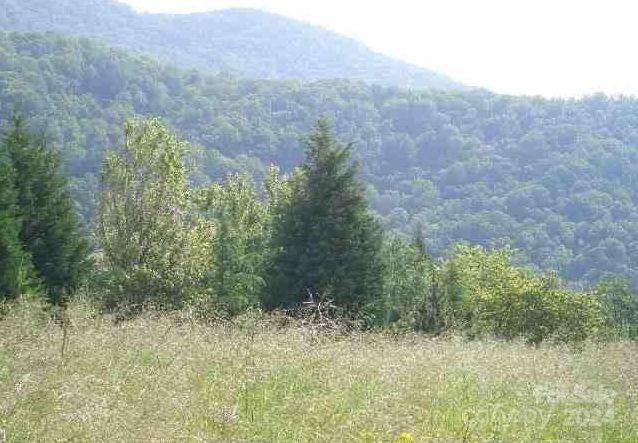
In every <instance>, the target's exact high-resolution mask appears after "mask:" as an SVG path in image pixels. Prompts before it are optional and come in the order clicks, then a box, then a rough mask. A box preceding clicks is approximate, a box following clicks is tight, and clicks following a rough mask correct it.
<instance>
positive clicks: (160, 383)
mask: <svg viewBox="0 0 638 443" xmlns="http://www.w3.org/2000/svg"><path fill="white" fill-rule="evenodd" d="M67 318H68V326H67V327H64V328H63V327H61V326H60V324H58V323H57V322H55V321H53V320H51V317H50V316H48V315H45V314H43V312H42V311H41V310H40V309H39V308H38V307H37V306H34V303H33V302H24V301H23V302H21V303H18V304H15V305H14V306H12V307H11V308H10V309H5V312H4V315H3V317H2V319H1V320H0V429H2V434H3V435H4V436H5V438H6V441H27V440H28V441H45V440H46V441H176V440H184V441H353V442H357V441H361V442H377V441H387V442H411V441H415V442H417V441H627V442H630V441H637V440H638V420H637V418H638V413H637V409H636V407H637V405H638V404H637V400H638V368H637V367H636V364H635V363H636V361H638V346H637V345H636V343H629V342H625V343H604V344H603V343H594V342H592V343H587V344H584V345H582V346H580V347H579V348H573V347H572V348H570V347H564V346H557V345H542V346H540V347H533V346H528V345H525V344H523V343H515V342H499V341H489V340H482V341H469V340H465V339H462V338H459V337H453V336H451V337H445V338H428V337H426V336H419V335H409V334H407V335H406V334H388V333H383V334H380V333H370V332H345V331H340V330H333V331H320V330H316V329H314V328H312V327H307V326H306V327H301V326H298V325H295V324H287V325H285V324H284V322H283V321H282V319H281V318H277V317H264V316H261V315H257V314H247V315H244V316H242V317H240V318H237V319H235V320H233V321H232V322H230V321H227V322H217V323H216V324H205V323H202V322H200V321H197V320H196V319H195V318H194V317H193V316H192V315H191V314H189V313H187V312H181V313H174V314H166V313H164V314H160V313H156V314H154V313H147V314H145V315H144V316H142V317H139V318H137V319H133V320H128V321H122V322H116V321H114V319H113V318H110V317H108V316H101V315H97V314H96V313H95V311H94V310H93V309H92V308H90V307H89V306H88V305H87V304H85V303H74V304H72V305H71V306H70V307H69V310H68V317H67ZM65 330H66V332H65Z"/></svg>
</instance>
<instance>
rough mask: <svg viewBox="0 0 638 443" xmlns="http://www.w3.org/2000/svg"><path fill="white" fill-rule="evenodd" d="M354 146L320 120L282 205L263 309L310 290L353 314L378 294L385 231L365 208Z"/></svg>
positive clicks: (295, 299)
mask: <svg viewBox="0 0 638 443" xmlns="http://www.w3.org/2000/svg"><path fill="white" fill-rule="evenodd" d="M350 151H351V146H350V145H348V146H345V147H342V146H340V145H339V144H338V143H337V142H336V141H335V140H334V138H333V137H332V135H331V133H330V129H329V125H328V123H327V122H326V121H325V120H320V121H319V123H318V124H317V126H316V127H315V128H314V130H313V131H312V133H311V135H310V137H309V140H308V143H307V159H306V163H305V164H304V165H303V166H302V167H301V170H300V172H299V173H298V174H297V175H296V177H293V179H292V183H291V187H292V189H291V196H290V199H289V200H286V201H284V202H283V204H282V205H281V206H280V211H281V214H280V217H279V223H278V225H277V226H276V228H275V232H274V233H273V248H274V251H275V257H274V260H273V264H272V269H270V272H268V273H267V275H266V282H267V285H266V288H265V294H264V300H263V301H264V306H265V307H266V308H274V307H281V306H287V305H290V304H292V303H295V302H298V301H301V300H305V299H306V298H308V297H309V296H312V297H318V298H324V299H325V298H330V299H332V300H333V301H334V302H335V303H336V304H337V305H338V306H340V307H342V308H344V309H345V310H346V311H347V312H349V313H350V314H355V313H356V312H357V311H358V310H359V309H360V308H362V307H363V306H365V305H366V304H368V303H370V302H373V301H375V300H377V299H378V297H379V296H380V294H381V292H382V287H383V273H382V264H381V257H380V255H381V254H380V251H381V246H382V236H381V230H380V228H379V226H378V224H377V223H376V221H375V220H374V218H373V217H372V216H371V214H370V213H369V212H368V207H367V202H366V200H365V197H364V195H363V189H362V186H361V185H360V183H359V182H358V180H357V173H358V167H357V165H356V164H353V163H352V162H351V161H350Z"/></svg>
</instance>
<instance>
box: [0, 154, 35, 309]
mask: <svg viewBox="0 0 638 443" xmlns="http://www.w3.org/2000/svg"><path fill="white" fill-rule="evenodd" d="M14 178H15V174H14V171H13V167H12V166H11V163H10V160H9V157H8V155H7V153H6V151H5V150H4V146H0V299H2V298H13V297H16V296H18V295H20V294H21V293H23V292H24V291H25V290H26V289H27V288H28V286H29V283H30V279H31V278H32V272H31V271H32V266H31V260H30V258H29V256H28V254H26V253H25V252H24V250H23V248H22V245H21V243H20V227H21V223H20V219H19V217H18V205H17V198H18V196H17V193H16V190H15V185H14Z"/></svg>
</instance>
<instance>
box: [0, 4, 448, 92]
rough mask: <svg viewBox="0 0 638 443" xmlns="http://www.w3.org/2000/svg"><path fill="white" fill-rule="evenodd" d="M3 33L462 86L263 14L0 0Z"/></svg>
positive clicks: (297, 72)
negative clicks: (160, 11) (183, 12)
mask: <svg viewBox="0 0 638 443" xmlns="http://www.w3.org/2000/svg"><path fill="white" fill-rule="evenodd" d="M0 29H4V30H13V31H33V32H43V31H55V32H59V33H62V34H69V35H81V36H87V37H93V38H98V39H101V40H103V41H105V42H107V43H109V44H111V45H116V46H120V47H123V48H127V49H129V50H137V51H144V52H148V53H151V54H154V55H155V56H158V57H160V58H161V59H162V60H165V61H170V62H171V63H175V64H178V65H180V66H182V67H198V68H205V69H208V70H212V71H215V72H220V71H221V72H227V73H230V74H234V75H240V76H243V77H249V78H263V79H302V80H317V79H327V78H348V79H355V80H363V81H366V82H370V83H376V84H382V85H394V86H400V87H418V88H424V87H427V88H429V87H432V88H440V89H450V88H460V87H461V85H460V84H459V83H456V82H454V81H452V80H450V79H449V78H447V77H445V76H443V75H440V74H437V73H434V72H432V71H429V70H427V69H423V68H419V67H416V66H412V65H409V64H406V63H403V62H401V61H398V60H394V59H391V58H389V57H385V56H383V55H380V54H377V53H374V52H372V51H371V50H369V49H368V48H366V47H365V46H363V45H362V44H360V43H358V42H356V41H355V40H352V39H349V38H346V37H343V36H340V35H338V34H335V33H333V32H329V31H326V30H324V29H322V28H319V27H316V26H311V25H308V24H306V23H302V22H298V21H295V20H291V19H288V18H285V17H282V16H278V15H274V14H269V13H266V12H261V11H257V10H247V9H234V10H225V11H216V12H210V13H202V14H190V15H164V14H138V13H136V12H135V11H134V10H133V9H131V8H130V7H128V6H126V5H123V4H121V3H117V2H115V1H113V0H54V1H52V0H0Z"/></svg>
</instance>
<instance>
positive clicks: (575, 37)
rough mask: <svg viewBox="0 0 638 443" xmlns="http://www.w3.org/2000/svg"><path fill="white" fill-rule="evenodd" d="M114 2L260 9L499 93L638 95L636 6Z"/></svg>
mask: <svg viewBox="0 0 638 443" xmlns="http://www.w3.org/2000/svg"><path fill="white" fill-rule="evenodd" d="M120 1H123V2H125V3H128V4H130V5H131V6H133V7H135V8H136V9H138V10H140V11H150V12H180V13H182V12H196V11H198V12H199V11H207V10H214V9H223V8H229V7H251V8H259V9H264V10H268V11H271V12H276V13H279V14H283V15H286V16H289V17H294V18H297V19H301V20H303V21H306V22H310V23H314V24H318V25H321V26H323V27H325V28H328V29H331V30H334V31H336V32H339V33H341V34H345V35H348V36H351V37H354V38H356V39H358V40H361V41H362V42H363V43H365V44H367V45H368V46H369V47H371V48H372V49H374V50H376V51H379V52H382V53H385V54H388V55H391V56H395V57H398V58H401V59H404V60H406V61H408V62H411V63H414V64H417V65H421V66H424V67H427V68H431V69H434V70H437V71H440V72H443V73H446V74H448V75H449V76H451V77H453V78H455V79H457V80H460V81H462V82H465V83H467V84H470V85H476V86H483V87H486V88H488V89H491V90H493V91H497V92H503V93H512V94H541V95H546V96H559V95H560V96H577V95H583V94H589V93H593V92H598V91H601V92H606V93H608V94H619V93H624V94H635V95H638V45H637V43H638V1H637V0H580V1H579V0H420V1H419V0H392V1H390V0H236V1H231V0H120Z"/></svg>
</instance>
